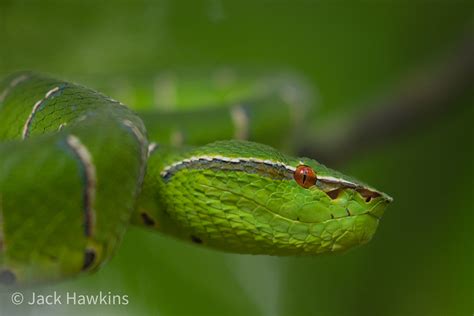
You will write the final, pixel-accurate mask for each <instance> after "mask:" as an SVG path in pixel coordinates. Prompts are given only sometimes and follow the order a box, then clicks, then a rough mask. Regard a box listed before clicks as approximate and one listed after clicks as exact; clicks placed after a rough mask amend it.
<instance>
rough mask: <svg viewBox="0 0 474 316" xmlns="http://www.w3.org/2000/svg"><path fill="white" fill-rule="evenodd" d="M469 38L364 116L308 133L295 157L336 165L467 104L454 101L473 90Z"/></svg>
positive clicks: (473, 42) (473, 48)
mask: <svg viewBox="0 0 474 316" xmlns="http://www.w3.org/2000/svg"><path fill="white" fill-rule="evenodd" d="M473 35H474V34H473V33H469V34H468V35H467V36H465V37H464V38H463V40H462V41H461V43H459V44H458V45H457V46H456V48H455V49H453V50H452V51H451V52H450V53H448V54H446V55H445V57H444V58H443V59H442V60H441V61H440V62H438V63H437V64H436V65H433V66H431V67H429V68H426V69H420V70H419V71H418V72H416V73H414V74H411V75H409V76H408V77H407V78H406V80H405V81H404V82H403V83H402V85H401V86H399V87H397V88H395V89H394V91H393V92H392V93H389V94H388V97H385V98H381V99H379V100H377V101H376V102H374V104H373V105H372V106H369V107H368V108H370V109H371V110H370V111H369V112H367V113H363V114H360V115H359V116H356V117H355V118H354V117H353V116H352V117H349V118H347V117H346V118H344V119H337V120H336V121H334V122H332V124H329V126H326V127H325V128H323V129H322V130H319V131H317V132H315V133H311V135H316V138H313V139H306V140H305V141H304V143H305V145H304V146H301V147H300V151H299V154H301V155H303V156H309V157H315V158H317V159H318V160H320V161H321V162H326V163H329V164H331V165H337V164H341V163H343V162H344V161H347V160H348V159H350V158H352V157H353V156H354V155H356V154H357V153H358V152H361V151H366V150H368V149H370V148H373V147H376V146H378V145H380V144H382V143H384V144H385V143H387V141H388V142H390V141H393V140H394V139H395V138H397V137H398V136H400V135H402V134H404V133H407V132H410V131H411V132H413V130H415V129H417V128H419V127H423V126H424V125H425V124H426V123H428V122H430V123H432V122H433V121H435V120H439V119H442V118H444V117H445V114H447V112H455V111H458V110H460V109H461V108H462V106H461V105H464V106H466V104H465V102H464V103H463V102H457V101H458V100H459V99H460V98H461V97H463V96H465V95H466V93H468V92H469V91H471V92H472V91H473V89H472V88H473V87H474V85H473V82H474V36H473ZM471 106H472V105H471Z"/></svg>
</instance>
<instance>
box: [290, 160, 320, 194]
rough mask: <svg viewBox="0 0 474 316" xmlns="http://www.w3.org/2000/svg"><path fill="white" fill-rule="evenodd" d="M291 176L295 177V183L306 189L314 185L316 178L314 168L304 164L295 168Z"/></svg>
mask: <svg viewBox="0 0 474 316" xmlns="http://www.w3.org/2000/svg"><path fill="white" fill-rule="evenodd" d="M293 178H295V181H296V183H298V184H299V185H301V186H302V187H303V188H306V189H307V188H309V187H311V186H313V185H315V184H316V180H317V178H316V173H315V172H314V170H313V169H311V167H308V166H305V165H301V166H298V167H297V168H296V170H295V173H294V174H293Z"/></svg>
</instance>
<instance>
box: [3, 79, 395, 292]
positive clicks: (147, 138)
mask: <svg viewBox="0 0 474 316" xmlns="http://www.w3.org/2000/svg"><path fill="white" fill-rule="evenodd" d="M267 103H269V104H270V105H269V106H270V108H269V109H270V113H269V112H268V109H267V111H266V113H264V112H262V113H257V112H258V111H260V110H255V112H254V116H258V115H260V116H269V115H277V112H278V111H279V110H278V109H279V108H277V105H276V104H274V103H273V102H267ZM272 106H273V108H272ZM219 111H221V110H215V111H214V112H212V111H211V112H209V113H211V114H209V115H211V116H210V117H208V120H207V121H206V115H204V114H203V115H192V117H188V121H190V120H194V121H199V120H200V119H201V120H204V121H205V124H206V125H205V126H204V127H201V128H200V129H195V130H193V129H192V128H190V129H189V130H188V132H187V135H188V139H186V141H189V143H191V144H192V145H195V144H198V145H199V146H197V147H187V146H175V145H173V144H166V143H165V142H161V139H160V136H159V130H160V129H161V128H162V126H165V125H166V124H167V122H165V121H163V119H162V118H161V121H159V119H160V118H156V116H157V114H154V113H148V114H147V115H143V116H142V118H140V117H139V116H138V115H137V114H136V113H135V112H133V111H132V110H130V109H128V108H127V107H126V106H124V105H123V104H122V103H120V102H118V101H115V100H113V99H111V98H109V97H107V96H105V95H103V94H101V93H98V92H96V91H94V90H91V89H89V88H86V87H83V86H80V85H77V84H74V83H70V82H66V81H62V80H57V79H54V78H51V77H48V76H45V75H41V74H36V73H31V72H22V73H16V74H13V75H11V76H8V77H7V78H5V79H4V80H3V81H2V83H1V84H0V282H1V283H3V284H6V285H13V286H18V285H25V284H35V283H44V282H54V281H60V280H63V279H65V278H68V277H72V276H75V275H78V274H81V273H87V272H92V271H96V270H98V269H99V268H100V267H102V266H103V264H104V263H105V262H107V260H108V259H110V257H111V256H112V255H113V254H114V252H115V251H116V248H117V246H118V245H119V244H120V240H121V238H122V236H123V234H124V232H125V231H126V229H127V227H128V225H129V224H130V223H132V224H134V225H139V226H143V227H147V228H149V229H152V230H157V231H160V232H163V233H165V234H169V235H172V236H175V237H178V238H181V239H184V240H188V241H190V242H194V243H197V244H201V245H204V246H209V247H212V248H215V249H219V250H223V251H228V252H236V253H248V254H268V255H297V256H299V255H316V254H321V253H328V252H341V251H345V250H347V249H349V248H351V247H354V246H357V245H360V244H364V243H366V242H368V241H369V240H370V239H371V238H372V236H373V234H374V233H375V230H376V228H377V226H378V223H379V219H380V217H381V216H382V214H383V212H384V210H385V208H386V206H387V205H388V204H389V203H390V202H391V200H392V199H391V198H390V197H389V196H388V195H386V194H385V193H382V192H380V191H378V190H376V189H374V188H372V187H370V186H368V185H366V184H364V183H361V182H359V181H357V180H355V179H353V178H350V177H347V176H345V175H343V174H341V173H339V172H337V171H335V170H332V169H329V168H327V167H325V166H324V165H322V164H320V163H318V162H317V161H315V160H313V159H308V158H293V157H290V156H287V155H285V154H282V153H281V152H279V151H277V150H275V149H273V148H272V147H269V146H267V145H262V144H259V143H254V142H249V141H246V140H243V138H247V137H248V134H249V133H248V131H249V127H248V126H247V125H248V124H249V122H248V117H247V115H248V113H247V112H246V111H245V110H243V109H242V108H241V107H240V108H235V107H234V108H232V110H231V111H230V112H229V113H231V115H230V116H227V118H220V117H219V116H218V114H216V113H220V112H219ZM226 111H228V110H226ZM212 113H214V114H212ZM229 117H230V118H232V120H231V119H229ZM168 120H180V118H179V116H178V117H175V118H172V119H168ZM226 120H227V121H226ZM144 122H145V124H144ZM222 122H225V123H222ZM232 122H233V124H232ZM168 123H169V122H168ZM214 124H217V125H219V124H221V125H222V126H223V128H224V129H227V130H232V129H234V128H235V129H236V130H237V132H236V133H234V136H235V137H236V138H241V139H239V140H219V141H215V142H211V143H209V144H207V145H201V144H200V143H202V142H205V141H207V139H205V138H202V139H193V137H194V138H199V135H200V131H202V130H203V129H207V128H209V126H210V125H214ZM261 124H263V125H259V126H264V125H265V124H264V123H261ZM145 125H146V127H145ZM231 126H233V128H232V127H231ZM259 126H254V127H253V130H252V131H253V132H254V133H255V134H257V131H258V128H259ZM234 132H235V131H234ZM228 134H229V133H228ZM230 134H231V135H226V134H225V135H224V136H219V137H217V138H218V139H225V138H232V132H230ZM178 136H180V135H178ZM181 136H182V135H181ZM175 138H176V137H175ZM181 138H182V137H181ZM257 139H258V137H257Z"/></svg>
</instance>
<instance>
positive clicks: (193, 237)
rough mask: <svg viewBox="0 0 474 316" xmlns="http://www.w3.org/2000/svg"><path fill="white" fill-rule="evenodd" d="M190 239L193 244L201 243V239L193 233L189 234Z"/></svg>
mask: <svg viewBox="0 0 474 316" xmlns="http://www.w3.org/2000/svg"><path fill="white" fill-rule="evenodd" d="M191 240H192V241H193V243H195V244H202V239H201V238H199V237H197V236H194V235H191Z"/></svg>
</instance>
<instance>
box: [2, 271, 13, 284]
mask: <svg viewBox="0 0 474 316" xmlns="http://www.w3.org/2000/svg"><path fill="white" fill-rule="evenodd" d="M15 281H16V276H15V274H14V273H13V272H11V271H10V270H2V271H0V283H1V284H4V285H12V284H14V283H15Z"/></svg>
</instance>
